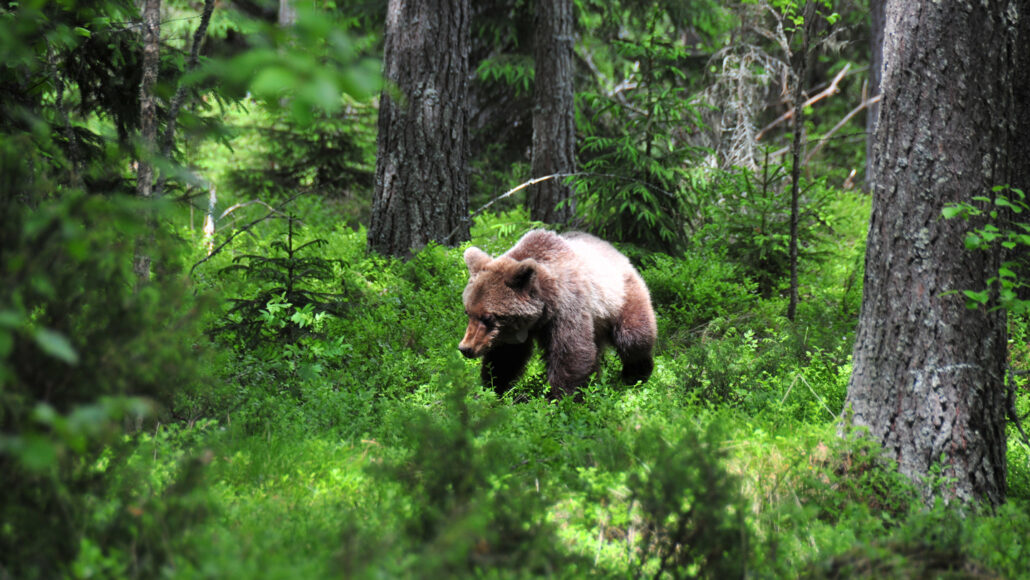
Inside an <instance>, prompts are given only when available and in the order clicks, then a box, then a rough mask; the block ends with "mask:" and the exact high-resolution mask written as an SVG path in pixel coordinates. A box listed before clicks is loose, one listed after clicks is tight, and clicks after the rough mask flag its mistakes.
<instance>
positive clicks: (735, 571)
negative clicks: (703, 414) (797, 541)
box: [627, 424, 752, 578]
mask: <svg viewBox="0 0 1030 580" xmlns="http://www.w3.org/2000/svg"><path fill="white" fill-rule="evenodd" d="M638 444H639V445H640V447H639V448H638V449H637V450H636V451H635V454H636V455H637V456H638V457H641V458H646V459H642V461H643V466H642V467H643V469H641V470H638V471H634V472H633V473H632V474H630V477H629V480H628V482H627V486H628V487H629V490H630V501H631V502H632V503H634V504H636V505H637V506H638V507H637V510H638V511H637V512H636V515H637V517H638V518H639V520H640V521H639V522H638V524H637V525H639V526H640V527H641V528H642V533H641V539H640V542H641V545H642V546H643V550H642V555H641V560H642V562H641V567H640V568H639V570H638V573H637V575H636V576H637V577H640V576H642V575H643V574H644V573H645V572H646V573H647V574H648V575H649V576H651V577H653V578H665V577H671V578H699V577H703V578H740V577H745V576H746V575H747V565H748V561H749V559H750V550H751V549H752V544H751V530H750V528H749V526H748V525H747V521H746V520H747V511H748V506H747V503H746V501H745V500H744V498H743V497H742V496H741V495H740V484H739V483H738V481H737V478H735V477H734V476H732V475H731V474H730V473H729V471H727V470H726V468H725V467H724V466H723V462H724V461H725V460H726V458H727V456H728V454H727V453H726V452H725V451H723V450H722V444H723V432H721V431H720V430H719V429H718V428H717V427H716V426H715V424H712V425H710V426H709V428H708V429H707V430H706V431H705V432H703V433H699V432H696V431H693V430H687V432H686V434H685V435H684V436H683V438H682V439H680V440H679V441H676V442H673V443H670V442H667V441H665V440H664V439H663V438H662V436H661V434H660V433H657V432H644V433H642V434H641V435H640V436H639V439H638Z"/></svg>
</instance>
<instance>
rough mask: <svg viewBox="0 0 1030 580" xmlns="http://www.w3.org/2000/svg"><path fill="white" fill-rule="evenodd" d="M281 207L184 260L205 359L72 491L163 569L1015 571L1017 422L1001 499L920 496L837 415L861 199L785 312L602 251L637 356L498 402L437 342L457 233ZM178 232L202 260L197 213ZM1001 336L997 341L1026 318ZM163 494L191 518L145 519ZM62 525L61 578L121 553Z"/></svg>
mask: <svg viewBox="0 0 1030 580" xmlns="http://www.w3.org/2000/svg"><path fill="white" fill-rule="evenodd" d="M293 210H294V213H293V214H291V216H289V217H287V218H284V219H281V220H270V221H268V222H267V223H266V224H264V225H262V226H261V227H260V228H255V229H254V235H252V236H246V237H244V236H240V237H238V238H237V239H236V240H235V241H234V242H233V244H232V246H231V248H228V249H226V250H223V251H221V252H219V253H218V254H216V255H215V256H213V257H212V258H211V259H210V260H208V261H207V262H205V263H204V264H203V265H202V266H201V267H199V268H198V269H197V270H196V275H195V280H196V283H197V286H198V291H199V293H200V295H202V296H206V297H208V299H210V298H211V297H217V298H218V299H219V301H220V302H222V303H223V304H225V307H223V308H222V309H214V310H212V311H210V313H209V314H207V315H206V316H207V317H208V319H207V320H205V321H204V324H203V326H204V328H207V329H208V330H207V333H208V336H209V339H210V341H211V347H212V348H210V349H209V350H210V351H211V352H210V356H209V358H207V359H205V361H206V362H205V364H207V365H209V367H208V368H207V374H206V376H207V377H208V379H207V380H208V381H210V382H208V383H207V384H205V385H203V388H191V389H184V390H183V391H181V392H179V393H177V394H176V396H175V402H174V404H172V406H171V408H169V409H166V410H165V412H164V414H163V415H160V416H163V417H164V419H163V420H160V421H156V422H150V423H148V425H147V426H146V427H145V428H144V429H143V430H142V431H140V432H139V433H137V434H136V435H135V436H133V437H131V438H130V441H129V442H128V443H127V444H128V445H129V446H130V447H131V451H130V452H128V454H127V456H126V457H127V459H126V460H125V462H124V463H123V464H121V465H119V466H116V465H110V466H108V467H107V469H109V470H114V478H115V480H116V481H117V480H118V479H119V478H121V477H125V478H126V481H134V479H132V478H138V477H140V476H141V475H140V474H143V475H142V478H143V481H145V483H146V486H145V487H144V488H141V489H145V490H146V491H141V490H137V493H138V495H137V497H136V499H135V500H130V501H127V500H126V499H124V498H123V497H118V496H117V495H115V494H111V495H110V496H108V497H98V498H96V502H95V504H94V505H93V511H94V515H93V517H101V516H102V514H105V513H110V512H116V511H120V510H129V511H130V512H133V510H146V509H155V510H157V513H155V514H154V516H155V518H158V520H156V521H155V522H153V523H151V524H147V525H152V526H155V527H157V528H159V529H158V531H157V532H156V533H157V535H158V536H157V537H158V539H156V540H155V541H159V542H161V543H166V544H173V545H174V546H175V548H174V550H173V551H172V552H173V557H172V558H171V559H170V560H169V561H168V563H167V564H165V566H164V568H162V569H161V570H160V572H161V573H162V574H164V575H168V576H171V577H175V578H191V577H198V578H200V577H220V578H228V577H232V578H247V577H263V578H286V577H290V578H295V577H309V578H316V577H348V578H350V577H454V576H457V577H463V576H474V577H526V576H534V577H536V576H548V577H549V576H554V577H567V578H576V577H641V576H648V577H674V578H682V577H709V578H726V577H801V576H804V577H814V578H823V577H826V578H829V577H834V578H836V577H853V576H862V577H888V576H890V577H911V576H920V575H929V576H938V575H949V574H951V575H953V576H955V577H969V576H976V577H1010V578H1014V577H1020V576H1022V575H1023V574H1024V573H1025V571H1026V570H1027V569H1030V567H1028V566H1030V554H1028V553H1027V549H1026V546H1025V538H1026V537H1030V535H1028V534H1030V529H1028V526H1030V524H1027V521H1030V520H1028V518H1027V517H1026V516H1027V510H1028V509H1030V508H1028V503H1027V500H1028V499H1030V486H1028V473H1027V453H1026V449H1025V446H1023V444H1022V442H1021V441H1020V440H1019V438H1018V436H1017V435H1016V434H1015V433H1013V435H1012V438H1011V441H1010V449H1009V457H1010V469H1009V477H1010V490H1011V491H1010V494H1011V500H1010V502H1009V503H1008V504H1007V505H1005V506H1004V507H1002V508H1000V509H999V511H998V512H997V513H994V514H991V513H983V514H980V513H972V514H960V513H957V512H955V511H953V510H952V509H950V508H948V507H947V506H943V505H938V506H933V507H932V508H930V509H927V508H926V507H925V506H922V505H921V504H919V503H918V502H917V501H916V499H915V495H914V494H913V493H912V491H911V490H910V489H909V487H908V485H907V484H906V482H905V480H904V478H903V477H901V476H900V475H898V474H896V472H895V471H894V469H893V468H892V467H891V464H890V459H889V458H888V457H886V456H884V455H883V454H882V453H880V452H879V451H878V450H877V447H878V446H876V445H873V444H871V443H870V442H868V441H866V440H864V439H862V438H861V437H860V436H859V434H858V433H852V432H848V431H847V428H846V427H842V424H841V421H840V420H839V417H840V416H841V411H842V406H843V401H844V395H845V389H846V386H847V380H848V376H849V374H850V370H851V369H850V365H849V357H850V349H851V341H852V338H853V337H852V332H853V326H854V320H855V317H856V315H857V309H858V307H859V304H860V296H861V292H860V287H859V286H860V280H861V258H860V257H861V255H862V252H863V246H862V241H861V240H862V237H863V235H864V232H863V231H862V229H863V228H864V224H865V220H866V214H867V212H868V199H867V198H866V197H865V196H864V195H862V194H855V193H848V192H838V196H837V197H836V199H835V200H834V201H833V202H831V203H830V204H829V205H828V206H827V212H828V215H832V216H833V217H834V224H835V236H833V237H832V238H831V239H832V241H825V242H823V243H824V244H825V246H826V247H825V248H824V249H825V250H826V252H825V257H823V258H820V260H819V261H818V263H817V264H815V265H813V266H812V267H809V268H805V269H804V271H803V277H802V283H801V288H802V298H803V300H802V302H801V308H800V310H799V315H798V318H797V320H796V321H795V322H794V323H790V322H789V321H787V320H786V318H785V317H784V316H783V312H784V309H785V299H783V298H780V297H778V296H777V297H772V298H761V297H760V296H758V295H757V294H756V293H755V291H754V284H753V282H751V281H750V280H749V279H748V276H747V275H746V273H745V272H744V269H743V268H742V267H741V266H740V265H739V264H737V263H734V262H732V261H731V260H729V259H728V258H727V257H726V255H725V254H724V253H720V252H721V250H719V249H718V248H717V247H716V246H712V247H706V246H705V245H702V244H698V245H696V246H695V247H694V248H693V249H692V250H691V251H688V252H686V253H684V254H683V255H682V256H678V257H672V256H666V255H662V254H654V253H633V252H632V249H628V250H627V251H629V252H630V253H631V254H632V255H633V256H634V259H635V260H636V261H637V262H638V266H639V268H640V270H641V273H642V275H643V276H644V278H645V279H646V281H647V282H648V284H649V286H650V288H651V292H652V295H653V298H654V303H655V308H656V311H657V313H658V319H659V327H660V331H659V336H660V342H659V346H658V349H657V359H656V370H655V373H654V375H653V376H652V378H651V379H650V380H649V381H648V382H647V383H645V384H638V385H633V386H624V385H622V384H621V383H620V381H619V379H618V361H617V358H616V357H614V355H612V354H610V353H609V356H608V357H607V358H606V359H605V362H604V364H603V367H602V369H601V372H600V373H599V374H598V376H596V377H595V378H594V379H593V380H592V381H591V382H590V383H589V385H588V386H587V387H586V388H585V389H584V392H583V397H582V400H581V401H574V400H572V399H571V398H566V399H564V400H560V401H557V402H551V401H549V400H548V399H547V398H546V397H545V396H544V395H545V391H546V389H547V388H548V387H547V384H546V380H545V378H544V374H543V368H542V364H541V362H540V361H539V360H538V359H534V361H533V362H531V365H530V369H529V372H527V374H526V377H525V378H523V379H522V380H521V381H520V382H519V383H518V384H517V385H516V386H515V387H514V388H513V389H512V390H511V391H510V392H508V393H507V394H505V395H504V396H503V397H498V396H497V395H495V394H494V393H493V392H492V391H490V390H489V389H485V388H483V387H482V386H480V385H479V383H478V375H479V372H478V366H477V365H478V363H477V362H476V361H467V360H465V359H463V358H462V357H461V355H460V354H459V353H458V350H457V342H458V340H459V339H460V337H461V332H462V328H463V326H464V324H465V321H464V315H463V313H462V309H461V303H460V296H461V291H462V289H463V287H464V285H465V281H466V272H465V267H464V264H463V262H462V260H461V250H462V248H445V247H440V246H430V247H428V248H426V249H424V250H423V251H421V252H419V253H417V254H416V255H415V256H414V257H413V258H412V259H411V260H410V261H407V262H404V261H399V260H395V259H388V258H384V257H380V256H376V255H372V254H368V253H366V251H365V234H364V231H363V230H362V229H358V230H354V229H352V228H349V227H346V226H344V225H339V224H338V223H337V222H336V221H335V220H334V219H333V217H332V210H331V208H329V207H327V206H326V205H324V204H322V203H320V202H315V201H311V200H302V201H300V202H299V203H297V205H296V206H295V207H294V208H293ZM530 227H533V224H532V223H530V222H528V221H527V218H526V217H525V215H524V214H523V213H522V212H521V211H512V212H507V213H504V214H499V215H496V214H487V215H483V216H481V217H480V218H479V219H478V220H477V223H476V225H475V227H474V229H473V240H472V243H474V244H476V245H479V246H480V247H483V248H485V249H486V250H487V251H489V252H493V253H496V252H500V251H503V250H504V249H505V248H506V247H508V246H510V245H511V244H512V243H513V242H514V241H515V240H516V239H517V238H518V236H519V235H521V233H523V232H524V231H525V230H526V229H528V228H530ZM182 235H183V236H184V237H185V238H187V239H188V240H189V243H190V245H191V246H192V247H194V248H196V255H195V256H193V257H192V258H190V259H191V260H199V259H201V258H202V257H203V256H204V254H205V253H206V250H205V248H204V245H203V239H202V237H201V233H200V232H199V231H198V230H195V229H189V228H187V229H184V230H183V232H182ZM316 240H317V243H313V242H315V241H316ZM288 272H290V273H288ZM287 286H289V287H290V288H291V290H290V292H292V293H290V294H288V293H287V292H286V291H284V290H282V289H283V288H286V287H287ZM255 300H256V302H255ZM248 305H251V306H254V307H253V308H248V307H247V306H248ZM245 322H248V323H249V324H243V323H245ZM1012 334H1013V345H1012V350H1013V354H1014V355H1015V354H1017V351H1020V350H1025V346H1023V345H1025V344H1026V338H1027V325H1026V322H1025V320H1024V321H1018V320H1016V321H1013V333H1012ZM1024 360H1025V359H1024ZM1019 403H1020V406H1021V407H1025V406H1026V404H1027V400H1026V398H1025V397H1021V398H1020V399H1019ZM842 430H843V431H844V432H843V437H841V436H839V433H841V431H842ZM100 461H104V457H103V456H101V459H100ZM191 465H195V466H197V467H196V469H195V471H196V473H195V474H194V475H193V477H196V478H197V479H196V481H193V482H191V483H190V484H188V485H187V484H184V480H185V479H186V478H187V475H188V473H187V472H188V471H189V470H188V467H189V466H191ZM184 466H185V467H184ZM939 484H940V485H947V481H946V480H943V479H942V481H940V482H939ZM177 494H188V495H189V497H191V498H192V499H191V501H192V502H193V504H195V505H196V506H200V507H202V510H201V512H202V513H200V515H197V516H196V517H195V518H193V519H191V520H190V522H189V525H188V526H184V527H182V528H181V529H174V528H170V527H168V528H163V527H161V524H159V523H158V522H159V518H160V517H161V512H162V511H167V510H169V509H171V506H172V505H173V504H174V505H178V504H177V503H176V502H181V498H180V497H179V495H177ZM134 502H135V503H134ZM146 506H150V507H146ZM147 515H148V514H147V513H145V512H144V513H142V514H141V515H140V516H139V517H141V518H143V517H146V516H147ZM143 527H144V528H145V527H146V526H143ZM83 542H85V544H84V546H83V549H82V550H80V551H79V552H78V555H77V560H76V562H75V564H74V568H73V569H74V570H77V571H79V572H77V574H78V575H80V576H82V577H91V576H92V575H100V576H106V575H112V576H119V575H123V574H131V572H132V570H131V569H129V568H126V567H125V564H124V563H125V562H126V561H131V558H130V559H128V560H127V558H126V554H125V553H122V552H121V550H129V551H131V549H130V548H117V547H113V548H112V547H109V546H110V545H108V547H103V546H104V544H102V543H101V542H100V541H99V540H94V539H90V538H88V537H87V538H85V539H83Z"/></svg>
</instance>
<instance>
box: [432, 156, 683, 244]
mask: <svg viewBox="0 0 1030 580" xmlns="http://www.w3.org/2000/svg"><path fill="white" fill-rule="evenodd" d="M576 176H592V177H609V178H612V179H620V180H623V181H632V182H634V183H640V184H641V185H643V186H644V187H646V188H648V189H650V190H652V191H657V192H658V193H662V194H665V195H667V196H669V197H675V196H676V194H675V193H673V192H671V191H668V190H666V189H662V188H660V187H655V186H654V185H652V184H650V183H646V182H643V181H640V180H639V179H633V178H630V177H624V176H622V175H615V174H612V173H593V172H590V171H577V172H575V173H553V174H551V175H544V176H543V177H534V178H533V179H530V180H529V181H526V182H523V183H520V184H519V185H517V186H515V187H514V188H512V189H509V190H508V191H506V192H504V193H502V194H501V195H499V196H497V197H495V198H493V199H491V200H490V201H488V202H487V203H486V205H483V206H482V207H480V208H479V209H477V210H476V211H474V212H472V213H470V214H469V215H468V217H464V218H461V221H462V223H465V222H471V221H472V220H473V219H475V218H476V217H477V216H479V214H481V213H483V212H484V211H486V209H487V208H488V207H490V206H491V205H493V204H495V203H497V202H498V201H501V200H502V199H504V198H506V197H510V196H511V195H512V194H514V193H517V192H519V191H521V190H523V189H525V188H527V187H529V186H530V185H536V184H537V183H540V182H541V181H547V180H548V179H554V178H556V177H576ZM459 229H461V226H460V225H459V226H458V227H456V228H454V229H453V230H451V233H449V234H447V237H445V238H444V239H442V240H440V243H441V244H446V243H447V241H448V240H450V239H451V238H452V237H454V234H456V233H458V230H459Z"/></svg>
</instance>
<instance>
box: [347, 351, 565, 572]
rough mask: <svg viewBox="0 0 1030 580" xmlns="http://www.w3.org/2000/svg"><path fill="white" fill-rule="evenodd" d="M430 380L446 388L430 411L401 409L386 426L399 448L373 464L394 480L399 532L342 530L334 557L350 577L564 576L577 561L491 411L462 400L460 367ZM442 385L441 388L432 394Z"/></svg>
mask: <svg viewBox="0 0 1030 580" xmlns="http://www.w3.org/2000/svg"><path fill="white" fill-rule="evenodd" d="M444 372H445V373H447V374H445V375H442V376H440V377H438V378H437V379H436V381H437V385H438V387H440V388H444V389H446V390H447V391H449V394H447V395H446V396H445V397H444V399H443V400H442V401H441V400H435V401H432V402H431V403H430V404H429V406H428V408H424V407H422V408H420V407H409V408H407V409H405V408H404V407H398V408H397V409H396V410H395V411H394V412H397V413H399V415H398V416H397V417H396V419H393V420H398V421H400V424H402V425H404V428H403V429H400V430H395V429H391V433H392V434H393V435H394V436H395V437H400V438H401V441H398V442H397V447H398V448H399V449H411V452H410V453H404V454H403V455H400V456H396V457H385V458H384V460H383V462H382V463H381V464H378V465H375V466H373V467H372V468H371V473H372V474H373V475H374V476H375V477H376V479H377V480H379V483H380V485H386V486H391V485H397V486H398V487H399V490H400V492H401V493H403V500H401V501H400V502H399V504H398V505H397V506H396V507H395V508H394V509H397V510H400V512H401V513H402V514H403V515H402V516H401V520H402V521H401V525H400V529H399V530H397V531H394V532H392V533H385V534H384V533H383V531H382V530H371V529H367V528H364V527H362V526H361V525H360V524H359V523H357V522H354V523H351V524H349V525H348V526H347V527H346V528H345V533H344V538H345V540H344V547H343V549H342V550H341V552H340V556H339V562H340V566H341V567H342V569H343V571H344V572H345V573H346V574H347V575H348V576H350V577H355V576H358V577H366V576H367V577H373V576H381V575H383V574H388V575H391V576H419V577H426V576H447V577H462V576H478V575H482V574H485V573H488V574H491V575H504V576H509V575H510V576H541V575H545V576H553V575H559V573H561V574H564V575H569V574H570V573H571V572H573V571H574V570H575V566H576V565H577V564H576V559H575V558H574V557H572V556H569V555H567V554H565V553H564V552H563V551H562V550H561V549H560V546H559V545H558V543H557V542H556V537H555V529H554V526H553V525H552V524H551V523H549V522H548V521H547V518H546V514H545V511H544V507H545V505H546V504H545V500H544V498H543V497H542V496H541V495H540V494H539V493H536V492H534V491H533V484H532V482H531V481H529V480H527V478H526V477H525V476H524V475H522V474H520V473H519V472H518V471H517V470H515V469H513V467H514V466H517V465H518V462H517V458H516V457H515V456H514V455H513V453H512V449H511V447H510V446H509V445H507V444H506V441H505V440H504V439H503V438H502V437H496V436H491V432H492V431H493V430H494V429H497V428H498V425H499V424H500V423H501V422H502V421H503V418H502V417H500V416H499V415H498V413H497V411H489V410H484V409H482V408H480V409H476V408H474V407H473V406H471V405H470V404H469V403H468V401H467V391H466V389H465V388H464V387H463V385H464V384H465V382H466V380H465V379H464V378H458V377H460V375H461V367H460V365H452V366H451V367H448V368H446V369H444ZM438 392H439V391H438Z"/></svg>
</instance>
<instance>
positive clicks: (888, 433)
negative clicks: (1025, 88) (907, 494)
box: [845, 0, 1030, 504]
mask: <svg viewBox="0 0 1030 580" xmlns="http://www.w3.org/2000/svg"><path fill="white" fill-rule="evenodd" d="M1017 4H1018V5H1019V6H1018V9H1016V5H1017ZM1027 4H1028V2H1027V1H1026V0H1018V1H1017V0H1011V1H999V2H991V3H988V4H987V6H988V7H986V8H985V5H984V4H982V3H977V4H974V5H971V6H972V7H968V6H964V5H960V4H957V3H947V2H945V3H934V2H929V1H920V2H907V1H906V2H900V1H898V2H890V3H888V5H887V27H886V34H885V43H884V47H883V48H884V60H885V62H886V66H885V68H884V74H883V85H882V89H883V93H882V94H883V101H882V102H881V105H882V107H881V110H880V121H879V123H880V124H879V129H878V131H877V137H876V164H875V167H874V171H875V176H876V179H875V183H876V186H875V188H874V195H873V214H872V221H871V223H870V227H869V239H868V243H867V251H866V272H865V288H864V295H863V302H862V311H861V315H860V318H859V325H858V334H857V337H856V342H855V349H854V357H853V365H854V369H853V372H852V375H851V381H850V383H849V385H848V395H847V407H846V408H849V409H850V411H847V410H846V411H845V412H846V413H853V420H854V424H855V425H857V426H865V427H868V428H869V431H870V434H871V435H872V436H873V437H874V438H876V439H877V440H879V441H880V442H881V443H882V444H883V446H884V447H885V449H886V451H887V453H888V455H889V456H891V457H893V458H894V459H896V460H897V461H898V464H899V469H900V470H901V472H902V473H904V474H906V475H908V476H909V477H911V478H912V479H913V480H914V481H915V482H916V484H917V485H918V486H919V487H920V489H921V491H922V492H923V495H924V498H925V499H927V500H929V499H930V498H932V497H935V496H941V497H944V498H945V499H948V500H950V499H958V500H962V501H968V500H972V499H984V500H986V501H988V502H989V503H992V504H997V503H1000V502H1002V501H1004V499H1005V491H1006V487H1005V486H1006V481H1005V477H1006V463H1005V428H1004V427H1005V425H1004V420H1005V389H1004V386H1003V373H1004V368H1005V362H1006V327H1005V314H1004V312H1002V311H994V312H988V311H987V310H986V309H983V308H981V309H976V310H970V309H967V308H966V307H965V305H964V300H963V297H962V295H961V294H947V293H948V292H954V291H961V290H965V289H971V290H979V289H982V288H984V287H985V286H986V279H987V278H988V277H989V276H991V275H992V272H996V271H997V266H998V264H999V258H1000V256H999V255H998V253H997V252H994V253H991V252H969V251H966V250H965V249H964V247H963V241H962V240H963V237H964V234H965V232H966V231H967V228H969V227H970V224H969V223H968V222H963V221H962V220H944V219H941V209H942V207H943V206H944V205H945V204H947V203H950V202H956V201H971V197H972V196H974V195H990V193H989V192H990V188H991V187H992V186H994V185H997V184H1004V183H1010V179H1012V178H1013V177H1017V174H1016V172H1017V171H1018V170H1019V168H1020V166H1021V164H1025V163H1026V155H1025V145H1024V144H1022V142H1021V141H1019V140H1018V139H1013V138H1012V137H1013V136H1012V134H1011V131H1012V129H1013V127H1014V123H1013V121H1014V120H1015V119H1016V117H1017V115H1021V114H1023V113H1022V112H1021V111H1018V110H1017V109H1016V108H1015V107H1016V102H1015V100H1016V98H1017V97H1014V95H1013V92H1012V86H1013V81H1014V78H1015V77H1014V75H1015V74H1017V72H1018V71H1020V67H1023V68H1025V67H1026V66H1027V65H1028V64H1030V63H1019V62H1016V61H1015V59H1014V54H1015V51H1016V50H1022V48H1020V44H1019V42H1023V43H1025V42H1027V40H1028V39H1026V38H1022V39H1021V38H1018V34H1017V33H1016V29H1015V28H1014V27H1013V23H1012V22H1010V21H1008V20H1007V15H1008V14H1019V15H1021V16H1022V17H1025V16H1026V15H1027V14H1030V11H1028V10H1027V8H1028V6H1027ZM1013 9H1016V10H1014V11H1010V10H1013ZM1023 138H1024V139H1025V135H1024V136H1023ZM1013 185H1015V184H1013ZM938 462H940V466H941V468H942V475H943V476H945V477H946V478H948V479H947V480H945V482H944V483H943V486H942V487H938V488H935V487H934V486H933V485H932V484H931V482H928V481H926V480H925V479H924V478H925V476H927V474H928V473H929V472H930V470H931V468H932V467H933V466H934V465H935V464H937V463H938Z"/></svg>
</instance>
